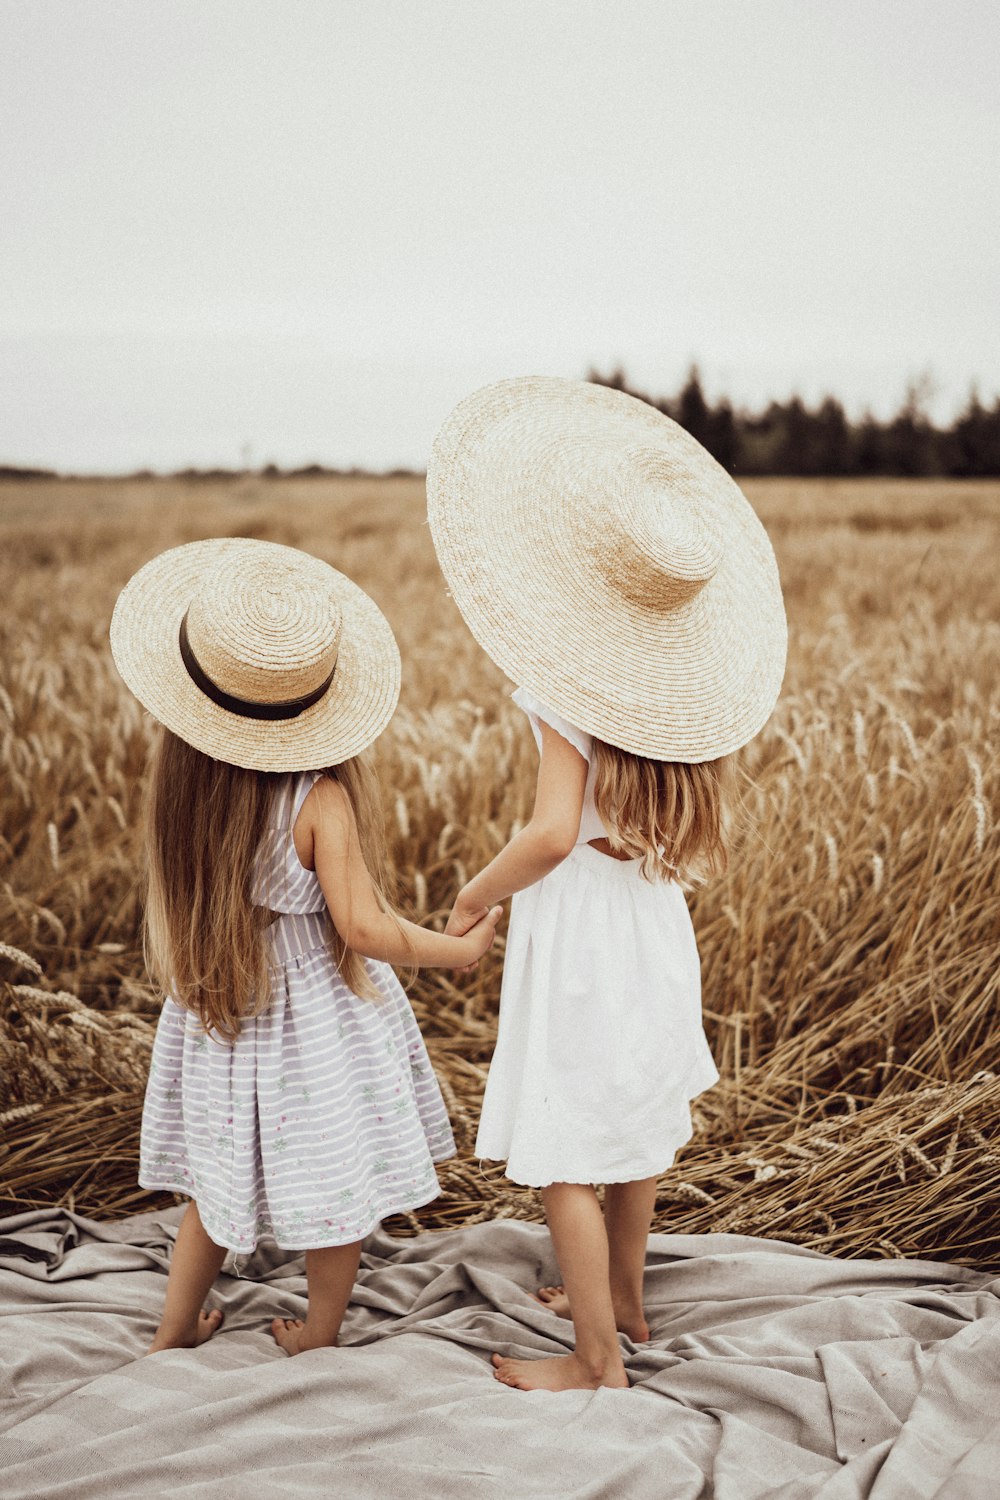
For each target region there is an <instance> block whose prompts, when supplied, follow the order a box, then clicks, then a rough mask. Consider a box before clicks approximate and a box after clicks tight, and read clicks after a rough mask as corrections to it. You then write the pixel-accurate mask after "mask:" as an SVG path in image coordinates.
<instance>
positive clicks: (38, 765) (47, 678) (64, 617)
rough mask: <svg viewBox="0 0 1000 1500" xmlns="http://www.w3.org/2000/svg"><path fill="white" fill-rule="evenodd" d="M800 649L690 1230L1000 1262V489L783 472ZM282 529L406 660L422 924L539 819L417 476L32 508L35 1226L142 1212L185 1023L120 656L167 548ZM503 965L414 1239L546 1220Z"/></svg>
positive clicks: (47, 487) (705, 916)
mask: <svg viewBox="0 0 1000 1500" xmlns="http://www.w3.org/2000/svg"><path fill="white" fill-rule="evenodd" d="M746 490H747V493H748V494H749V496H750V498H751V500H752V502H753V503H754V505H755V506H756V508H757V510H758V512H759V514H760V515H761V517H762V519H763V520H764V522H765V524H766V525H767V527H768V529H769V531H770V533H771V536H772V538H773V541H774V544H775V548H776V551H777V554H778V561H779V565H780V567H781V572H782V578H783V582H784V587H785V592H786V599H787V604H788V613H789V622H790V631H791V646H790V658H789V667H788V674H787V678H786V684H785V689H784V692H783V695H782V698H781V702H780V704H779V707H778V710H777V712H776V714H775V716H774V718H773V720H772V722H771V724H770V725H769V726H768V728H767V729H766V731H765V732H764V733H763V734H762V735H761V736H760V738H759V739H758V740H757V741H756V742H755V743H754V745H753V746H752V747H751V748H750V750H749V751H748V752H747V754H746V756H745V765H746V769H747V772H748V774H749V776H750V777H751V778H752V786H751V789H750V790H749V791H748V793H747V796H748V801H749V804H750V808H751V811H752V813H753V815H754V825H755V826H754V831H753V833H752V834H751V835H750V837H749V839H748V841H747V844H746V847H745V848H744V849H743V850H742V852H741V854H740V855H739V857H738V858H737V859H736V861H735V862H734V864H733V867H732V869H731V871H730V873H729V874H728V875H727V876H726V877H725V878H723V879H721V880H719V881H717V882H716V883H715V884H713V885H712V886H710V887H708V888H707V889H705V890H702V891H700V892H699V893H698V894H697V896H695V897H694V898H693V901H692V914H693V917H694V923H695V928H696V931H697V934H698V939H699V945H700V948H701V954H702V967H703V979H704V1003H705V1014H706V1026H707V1030H708V1033H709V1040H710V1042H711V1044H712V1047H713V1050H714V1052H715V1056H716V1059H717V1061H718V1064H719V1069H720V1072H721V1074H722V1081H721V1083H720V1084H719V1085H718V1086H717V1087H716V1088H715V1089H713V1090H711V1091H710V1092H709V1093H707V1094H705V1095H703V1096H702V1098H701V1099H700V1100H699V1101H698V1103H697V1106H696V1109H695V1125H696V1131H695V1136H694V1139H693V1140H692V1141H691V1143H690V1145H689V1146H688V1147H687V1148H686V1149H685V1150H684V1151H683V1152H682V1153H681V1155H680V1157H679V1158H678V1161H677V1163H676V1165H675V1167H674V1169H673V1170H672V1171H671V1172H669V1173H668V1174H666V1175H665V1176H664V1178H663V1180H662V1183H661V1188H660V1194H659V1199H658V1204H657V1217H656V1224H657V1227H659V1228H661V1229H667V1230H671V1231H679V1232H693V1233H701V1232H707V1231H729V1232H733V1233H739V1234H750V1235H763V1236H771V1237H775V1238H780V1239H785V1240H790V1241H794V1242H796V1243H798V1244H801V1245H803V1246H807V1247H810V1248H812V1249H816V1250H823V1251H829V1252H833V1253H836V1254H838V1255H844V1256H848V1257H850V1256H858V1255H889V1256H896V1255H918V1256H924V1257H930V1258H933V1259H939V1260H951V1261H956V1262H958V1263H960V1264H967V1265H978V1266H982V1267H990V1268H993V1269H1000V1205H998V1201H997V1194H996V1191H995V1182H996V1179H997V1166H998V1161H1000V1134H998V1127H997V1107H998V1104H1000V1069H997V1067H996V1063H995V1045H996V1040H995V1038H996V1016H997V990H998V984H1000V979H998V974H1000V964H998V957H1000V880H998V876H1000V833H998V802H1000V777H998V770H997V760H996V752H995V748H994V747H995V745H996V741H997V733H998V729H1000V625H998V623H997V622H998V619H1000V569H998V566H997V562H998V558H1000V484H997V483H985V482H984V483H981V484H979V483H975V484H973V483H966V484H959V483H946V482H941V483H938V482H934V481H922V482H915V483H911V482H904V481H866V482H858V481H854V482H847V481H809V482H804V481H793V480H781V481H778V480H757V481H754V482H751V483H748V484H747V485H746ZM212 535H248V536H260V537H266V538H269V539H271V540H275V541H281V542H286V543H289V544H291V545H294V546H300V547H304V548H306V549H308V550H310V551H313V552H316V553H317V554H319V555H320V556H323V557H325V558H327V559H328V560H329V561H331V562H332V563H334V564H335V566H337V567H339V568H341V569H343V571H345V572H347V573H349V574H350V575H351V576H352V577H354V578H355V579H356V580H357V581H358V582H359V583H360V584H361V585H362V586H363V587H364V588H366V589H367V590H368V591H369V592H370V593H371V594H372V595H373V596H374V597H375V599H376V600H377V601H378V602H379V604H380V605H381V606H382V608H383V609H384V610H385V612H386V614H387V615H388V617H389V619H390V621H391V623H392V625H393V627H394V629H395V631H396V633H397V637H398V639H399V642H400V646H401V650H402V653H403V661H404V687H403V695H402V699H401V705H400V709H399V712H398V714H397V716H396V718H395V720H394V721H393V723H392V725H391V726H390V728H389V730H388V731H387V733H386V734H385V735H384V736H383V739H382V740H381V741H380V742H379V744H378V746H377V749H376V761H377V765H378V769H379V772H380V776H381V782H382V786H383V790H384V801H385V815H386V822H387V828H388V835H389V845H390V851H391V855H392V858H393V861H394V864H395V868H396V871H397V873H398V877H399V884H400V891H401V900H402V905H403V906H404V908H405V909H406V910H407V911H408V912H409V913H410V914H412V915H415V916H416V917H417V918H418V919H419V920H422V921H426V922H432V923H438V922H441V921H442V920H443V916H444V913H445V911H446V909H447V907H448V905H449V903H450V900H451V897H452V895H453V894H454V891H455V889H456V887H457V886H458V884H459V883H460V882H461V881H462V880H463V879H464V878H465V877H466V875H467V873H471V872H472V871H473V870H474V869H475V868H476V867H477V866H478V865H479V863H480V862H482V861H485V860H486V859H488V858H489V857H490V856H491V855H492V854H493V853H494V852H495V851H496V850H497V849H498V848H499V847H500V846H501V844H502V843H503V842H504V840H505V839H506V838H507V837H508V836H509V835H510V833H511V831H512V829H514V828H516V827H517V826H518V825H519V824H520V823H521V822H522V821H523V820H524V819H525V818H526V817H527V815H528V813H529V810H530V802H531V792H532V787H533V782H534V768H535V753H534V748H533V745H532V743H531V740H530V736H529V733H528V731H527V727H526V724H525V723H524V722H522V720H521V716H520V715H519V713H518V711H517V710H516V709H515V708H514V707H513V705H512V704H511V703H510V701H509V697H508V692H509V686H508V685H507V684H505V682H504V680H503V678H502V676H501V675H500V673H499V672H498V671H497V670H496V669H495V668H493V666H492V665H491V664H490V663H489V661H488V660H487V659H486V658H485V657H484V656H483V654H482V653H481V652H480V651H479V649H478V648H477V647H476V645H475V643H474V642H473V641H472V639H471V637H470V636H469V635H468V632H467V631H466V629H465V627H464V625H463V624H462V622H461V620H460V618H459V616H458V614H457V611H456V610H455V607H454V605H453V604H452V602H451V601H450V599H449V598H448V597H447V594H446V592H445V588H444V585H443V582H442V580H441V577H440V575H439V573H438V571H437V567H436V563H435V560H434V555H433V551H432V548H431V544H430V538H429V534H428V531H427V527H426V525H425V523H424V509H423V487H422V483H421V482H420V481H419V480H416V479H405V478H394V479H361V478H358V479H354V478H350V479H349V478H339V479H338V478H329V477H327V478H301V479H273V480H264V479H260V478H255V477H253V476H243V477H240V478H235V479H219V480H216V481H206V480H200V481H199V480H178V479H172V480H135V481H127V480H121V481H113V482H107V481H104V482H98V481H63V482H51V483H50V482H41V481H39V482H32V483H28V482H16V481H9V482H3V483H2V484H0V585H2V590H3V595H2V599H3V604H2V627H0V628H2V650H0V733H2V747H0V766H2V781H0V861H2V876H0V981H2V983H0V1069H2V1089H3V1092H2V1095H0V1132H2V1141H3V1144H2V1145H0V1203H2V1207H3V1209H4V1211H13V1210H17V1209H19V1208H24V1207H30V1206H38V1205H44V1204H48V1203H53V1202H58V1203H61V1204H63V1205H65V1206H67V1207H69V1208H73V1209H76V1210H77V1211H79V1212H83V1213H87V1214H91V1215H94V1216H99V1217H100V1216H114V1215H119V1214H125V1213H130V1212H136V1211H138V1210H140V1209H143V1208H148V1207H153V1206H155V1205H156V1204H157V1203H158V1202H163V1201H169V1200H165V1199H163V1198H162V1197H160V1198H157V1197H155V1196H153V1195H149V1194H146V1193H144V1192H142V1191H141V1190H140V1189H139V1188H138V1186H137V1185H136V1182H135V1171H136V1158H137V1147H138V1126H139V1118H140V1111H141V1101H142V1090H143V1086H144V1082H145V1073H146V1068H147V1065H148V1057H149V1049H150V1045H151V1039H152V1032H153V1028H154V1026H155V1021H156V1015H157V1011H158V1007H159V998H158V997H157V996H156V995H155V994H153V993H152V992H151V991H150V989H149V987H148V985H147V983H146V980H145V976H144V973H143V966H142V958H141V953H140V950H139V939H138V931H139V915H140V905H139V902H140V831H139V820H140V811H141V803H142V788H143V774H144V764H145V758H146V752H147V748H148V745H149V742H150V737H151V726H150V724H149V722H148V720H147V719H146V717H145V716H144V714H143V713H142V711H141V710H140V709H139V708H138V706H137V705H136V704H135V703H134V701H133V700H132V699H131V698H130V696H129V695H128V693H127V692H126V690H125V689H124V687H123V686H122V684H121V683H120V682H119V680H118V678H117V676H116V674H115V672H114V668H113V666H112V664H111V659H110V655H109V652H108V648H107V626H108V620H109V617H110V613H111V608H112V605H113V602H114V599H115V596H116V594H117V591H118V590H119V588H120V587H121V586H122V584H123V583H124V582H125V580H126V578H127V577H128V576H129V574H130V573H131V572H132V571H133V570H134V569H135V568H136V567H137V566H139V565H140V564H141V563H142V562H143V561H145V560H146V559H147V558H148V557H150V556H152V555H153V554H154V553H156V552H158V551H160V550H161V549H162V548H164V547H167V546H171V545H175V544H177V543H179V542H183V541H189V540H193V539H195V538H197V537H203V536H212ZM501 963H502V942H501V943H498V944H497V946H496V948H495V949H494V951H493V952H491V954H490V955H488V957H487V958H486V959H485V960H484V962H483V963H482V964H481V965H480V966H479V969H478V970H477V971H476V972H475V973H473V974H469V975H462V976H456V975H452V974H450V973H447V972H443V971H442V972H437V971H431V970H428V971H424V972H423V973H422V974H421V975H420V976H419V977H418V979H417V980H416V982H415V984H414V986H413V988H412V998H413V1002H414V1007H415V1009H416V1012H417V1016H418V1018H419V1021H420V1024H421V1026H422V1028H423V1031H424V1035H425V1036H426V1038H427V1042H428V1046H429V1049H430V1052H431V1056H432V1058H433V1061H434V1063H435V1066H436V1068H437V1072H438V1076H439V1078H440V1080H441V1084H442V1087H443V1089H444V1092H445V1097H446V1099H447V1102H448V1105H449V1109H450V1112H451V1115H452V1119H453V1123H454V1125H455V1130H456V1137H457V1139H458V1142H459V1156H458V1158H457V1160H456V1161H454V1162H451V1163H447V1164H445V1165H444V1166H443V1168H442V1169H441V1173H440V1175H441V1179H442V1185H443V1193H442V1196H441V1197H440V1198H439V1199H438V1200H437V1201H436V1202H435V1203H433V1204H431V1205H430V1206H429V1207H428V1208H427V1209H425V1210H422V1211H421V1212H420V1213H419V1214H417V1215H407V1216H405V1217H400V1218H397V1219H395V1220H393V1221H390V1224H389V1226H388V1227H390V1228H393V1229H395V1230H397V1231H398V1232H401V1233H407V1232H410V1231H412V1230H413V1229H415V1228H418V1227H425V1228H427V1227H446V1226H453V1225H458V1224H464V1223H470V1222H474V1221H476V1220H479V1219H484V1218H489V1217H495V1216H498V1215H499V1216H512V1217H515V1218H528V1219H537V1218H540V1217H541V1208H540V1202H539V1200H538V1197H537V1195H536V1194H534V1193H533V1192H531V1191H529V1190H522V1189H518V1188H515V1187H514V1186H513V1185H511V1184H510V1183H508V1182H507V1181H506V1180H505V1179H504V1178H503V1176H502V1174H501V1172H500V1171H499V1169H498V1168H496V1167H495V1166H491V1167H484V1168H481V1167H480V1165H479V1164H478V1162H476V1160H475V1159H474V1157H473V1155H472V1145H473V1141H474V1137H475V1127H476V1121H477V1118H478V1105H479V1100H480V1098H481V1094H482V1089H483V1084H484V1081H485V1076H486V1070H487V1066H488V1063H489V1057H490V1052H491V1048H492V1043H493V1039H494V1036H495V1027H496V1001H497V995H498V990H499V976H500V966H501Z"/></svg>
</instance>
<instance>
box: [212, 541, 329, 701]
mask: <svg viewBox="0 0 1000 1500" xmlns="http://www.w3.org/2000/svg"><path fill="white" fill-rule="evenodd" d="M314 562H315V560H314V559H312V558H304V559H303V562H302V563H299V562H298V560H297V559H292V560H285V559H284V558H259V557H255V558H254V565H253V568H252V570H250V569H240V568H238V567H236V568H234V567H233V565H232V563H231V562H229V560H228V559H226V560H223V562H222V563H221V564H220V565H219V566H218V567H217V568H215V569H214V570H213V571H212V572H211V573H210V574H209V575H208V576H207V577H206V578H205V580H204V581H203V583H202V585H201V587H200V589H199V591H198V593H197V595H196V596H195V597H194V599H192V601H191V604H190V606H189V608H188V612H187V617H186V629H187V639H188V643H189V645H190V648H191V651H192V652H193V654H194V656H195V658H196V660H197V662H198V665H199V667H200V668H201V670H202V671H203V672H204V673H205V675H206V676H207V677H208V678H210V679H211V681H212V682H213V683H214V684H215V686H216V687H218V688H220V689H221V690H222V691H223V692H224V693H228V694H230V695H231V696H232V697H233V698H238V699H242V700H244V701H245V702H247V703H257V704H271V703H284V702H286V701H289V700H294V699H296V698H300V697H305V696H307V695H308V694H309V693H312V692H315V691H316V689H317V688H319V687H320V686H321V684H322V683H324V682H325V681H326V680H327V679H328V678H329V677H330V675H331V673H332V672H333V670H334V668H335V667H336V664H337V654H338V650H339V646H340V633H341V612H340V606H339V605H338V603H337V600H336V597H335V595H334V593H333V590H332V587H331V584H330V581H329V578H328V576H326V574H327V572H328V570H326V568H325V565H324V564H317V565H316V566H310V565H311V564H313V563H314Z"/></svg>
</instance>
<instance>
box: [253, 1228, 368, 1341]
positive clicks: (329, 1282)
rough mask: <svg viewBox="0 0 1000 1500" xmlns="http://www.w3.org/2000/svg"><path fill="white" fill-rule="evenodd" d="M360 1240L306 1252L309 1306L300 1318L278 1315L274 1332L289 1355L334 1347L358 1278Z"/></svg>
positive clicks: (272, 1325)
mask: <svg viewBox="0 0 1000 1500" xmlns="http://www.w3.org/2000/svg"><path fill="white" fill-rule="evenodd" d="M360 1260H361V1241H360V1240H358V1241H356V1242H355V1243H354V1244H353V1245H329V1246H327V1247H326V1249H323V1250H307V1251H306V1280H307V1282H308V1286H309V1307H308V1309H307V1311H306V1317H305V1322H303V1321H302V1319H301V1318H275V1319H274V1321H273V1322H272V1324H271V1332H272V1333H273V1334H274V1337H275V1339H276V1340H277V1342H278V1343H279V1344H280V1345H281V1347H282V1349H284V1351H285V1353H286V1354H301V1353H302V1352H303V1350H305V1349H326V1348H331V1347H332V1346H333V1345H335V1344H336V1342H337V1337H338V1335H339V1333H340V1325H341V1323H342V1322H343V1321H344V1314H345V1312H346V1311H347V1304H348V1303H349V1302H350V1300H351V1292H352V1291H353V1290H354V1283H355V1281H357V1279H358V1264H359V1262H360Z"/></svg>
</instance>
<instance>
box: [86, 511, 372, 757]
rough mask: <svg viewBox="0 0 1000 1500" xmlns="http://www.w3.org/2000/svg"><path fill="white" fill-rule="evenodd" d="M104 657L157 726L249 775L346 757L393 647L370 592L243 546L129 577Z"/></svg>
mask: <svg viewBox="0 0 1000 1500" xmlns="http://www.w3.org/2000/svg"><path fill="white" fill-rule="evenodd" d="M111 651H112V654H113V655H114V659H115V665H116V666H117V668H118V670H119V672H120V673H121V675H122V677H123V678H124V679H125V682H126V683H127V684H128V686H129V687H130V688H131V689H132V691H133V693H135V695H136V697H137V698H138V699H139V702H140V703H142V704H143V705H144V707H146V708H148V709H149V711H150V713H151V714H152V715H153V716H154V718H156V719H158V720H159V721H160V723H161V724H165V725H166V727H167V728H168V729H171V730H173V732H174V734H176V735H179V736H180V738H181V739H182V740H186V741H187V743H188V744H189V745H194V746H195V748H196V749H198V750H202V751H204V752H205V754H206V755H210V756H212V757H213V759H215V760H223V761H227V762H229V764H230V765H235V766H247V767H250V768H252V769H254V770H258V771H305V770H311V769H318V768H320V767H323V766H331V765H337V764H338V763H339V762H340V761H343V760H348V759H349V758H350V757H351V756H352V755H357V754H358V753H359V752H360V751H362V750H363V749H364V748H365V747H366V746H367V745H370V744H371V743H372V741H373V740H375V739H377V738H378V736H379V735H380V734H381V733H382V730H383V729H384V728H385V726H386V725H387V724H388V722H389V720H390V719H391V718H392V715H393V711H394V710H395V707H396V700H397V699H398V697H399V651H398V648H397V646H396V642H395V639H394V637H393V634H392V631H391V630H390V628H389V625H388V622H387V621H386V619H385V617H384V616H383V614H382V613H381V611H380V610H379V609H378V607H377V606H376V605H375V604H374V603H373V602H372V600H371V599H369V597H368V595H367V594H365V593H364V592H363V591H362V590H361V589H359V588H358V586H357V584H354V583H352V582H351V580H350V579H349V578H345V577H344V575H343V573H338V572H337V570H336V569H335V568H331V567H330V565H329V563H325V562H321V561H320V559H319V558H317V557H310V556H309V554H308V553H306V552H299V551H298V550H297V549H296V548H294V547H280V546H278V545H276V544H275V543H274V542H260V541H253V540H250V539H248V538H245V537H224V538H220V539H219V540H214V541H206V542H191V543H189V544H188V545H187V546H185V547H174V548H173V549H172V550H171V551H169V552H161V554H160V555H159V557H154V558H153V560H152V562H148V563H147V564H146V566H145V567H144V568H140V569H139V571H138V573H136V574H135V576H134V577H133V578H132V579H131V580H130V581H129V582H128V583H127V584H126V585H125V588H124V589H123V590H122V592H121V594H120V595H119V596H118V602H117V604H116V605H115V611H114V615H113V617H112V620H111Z"/></svg>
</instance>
